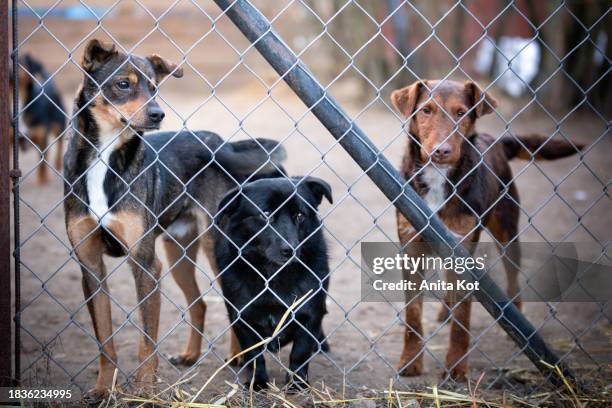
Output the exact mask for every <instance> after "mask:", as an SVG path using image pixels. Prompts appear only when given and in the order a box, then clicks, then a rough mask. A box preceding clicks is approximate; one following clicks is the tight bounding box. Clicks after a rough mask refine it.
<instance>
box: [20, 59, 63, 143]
mask: <svg viewBox="0 0 612 408" xmlns="http://www.w3.org/2000/svg"><path fill="white" fill-rule="evenodd" d="M21 63H22V64H23V66H24V68H25V69H26V70H27V71H28V72H29V73H30V74H31V75H33V76H34V77H35V78H36V80H35V79H33V78H30V80H29V81H27V84H26V87H25V95H23V105H24V107H26V109H25V110H24V112H23V121H24V123H25V124H26V125H27V126H28V127H30V128H31V127H35V126H45V127H47V128H49V129H51V126H52V125H56V126H57V127H58V129H59V130H60V132H62V131H64V129H65V128H66V115H65V114H64V112H66V110H65V109H64V104H63V102H62V98H61V96H60V94H59V92H58V91H57V89H56V88H55V85H54V84H53V81H51V79H49V74H48V73H47V71H46V70H45V69H44V67H43V66H42V64H41V63H40V62H38V61H37V60H35V59H34V58H33V57H32V56H30V55H28V54H26V55H25V56H24V57H23V59H22V60H21ZM37 81H39V82H40V83H41V84H42V85H43V86H40V85H39V84H38V82H37ZM66 113H67V112H66Z"/></svg>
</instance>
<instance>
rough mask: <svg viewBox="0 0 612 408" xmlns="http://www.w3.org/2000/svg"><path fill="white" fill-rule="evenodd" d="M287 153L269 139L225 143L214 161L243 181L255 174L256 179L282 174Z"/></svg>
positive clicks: (277, 143) (278, 144)
mask: <svg viewBox="0 0 612 408" xmlns="http://www.w3.org/2000/svg"><path fill="white" fill-rule="evenodd" d="M286 159H287V151H286V150H285V148H284V147H283V146H282V145H281V144H280V143H279V142H277V141H275V140H271V139H263V138H257V139H249V140H240V141H238V142H232V143H226V144H225V145H224V146H223V147H222V148H221V149H219V150H218V151H217V152H216V153H215V161H216V162H217V164H218V165H219V166H221V167H223V168H224V169H225V170H226V171H228V172H229V173H230V174H231V175H232V176H234V177H236V178H238V179H243V178H246V177H249V176H251V175H253V174H254V173H256V174H257V175H258V177H262V176H263V177H265V176H266V175H268V177H269V175H274V174H279V175H282V173H284V168H283V162H284V161H285V160H286Z"/></svg>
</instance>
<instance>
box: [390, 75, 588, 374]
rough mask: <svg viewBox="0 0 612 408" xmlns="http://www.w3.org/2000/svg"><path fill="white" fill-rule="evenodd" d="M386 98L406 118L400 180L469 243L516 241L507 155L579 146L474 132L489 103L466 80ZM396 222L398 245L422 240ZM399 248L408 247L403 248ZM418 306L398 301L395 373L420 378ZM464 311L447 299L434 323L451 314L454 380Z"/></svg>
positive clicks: (509, 262)
mask: <svg viewBox="0 0 612 408" xmlns="http://www.w3.org/2000/svg"><path fill="white" fill-rule="evenodd" d="M391 102H392V103H393V106H394V107H395V108H396V109H397V110H398V111H399V112H400V113H401V114H402V115H404V116H405V117H406V118H408V120H409V132H408V133H409V135H408V136H409V137H408V145H407V148H406V152H405V153H404V157H403V159H402V165H401V173H402V175H403V177H404V178H405V179H406V180H408V181H409V183H410V184H411V186H412V188H414V190H415V191H416V192H417V193H418V194H419V195H420V196H421V197H423V199H424V200H425V202H426V203H427V205H428V206H429V208H430V209H431V210H432V211H433V212H434V213H436V214H437V215H438V217H440V219H441V220H442V221H443V222H444V224H446V226H447V227H448V228H449V229H450V230H451V231H452V232H453V233H454V234H455V235H456V236H457V237H458V239H459V240H460V241H463V242H477V241H478V240H479V237H480V233H481V231H482V228H483V227H486V228H487V229H488V230H489V231H490V233H491V234H492V236H493V237H494V238H495V239H496V240H497V241H498V242H499V243H500V244H506V243H509V242H513V243H518V236H517V230H518V224H519V196H518V191H517V188H516V186H515V185H514V182H513V176H512V171H511V169H510V166H509V163H508V161H509V160H510V159H512V158H514V157H518V158H522V159H526V160H532V159H535V160H538V159H550V160H552V159H557V158H561V157H565V156H569V155H572V154H574V153H576V152H577V151H578V150H580V149H582V148H583V145H581V144H577V143H573V144H572V143H569V142H566V141H562V140H547V138H546V137H544V136H540V135H526V136H512V135H505V136H503V137H502V138H500V139H497V140H496V139H494V138H493V137H491V136H489V135H487V134H483V133H477V131H476V128H475V126H476V121H477V119H478V118H480V117H481V116H483V115H486V114H488V113H491V112H493V110H494V109H495V108H496V107H497V101H496V100H495V99H494V98H493V97H491V96H490V95H487V94H486V93H484V92H482V91H481V89H480V88H479V87H478V85H476V84H475V83H474V82H471V81H468V82H465V83H459V82H455V81H419V82H416V83H414V84H412V85H410V86H408V87H405V88H402V89H399V90H396V91H394V92H393V93H392V94H391ZM500 197H501V198H500ZM397 227H398V234H399V239H400V242H401V244H402V246H404V247H406V244H408V243H411V242H422V241H423V238H422V237H421V236H420V235H419V233H418V231H416V230H415V228H414V227H413V226H412V225H411V224H410V222H409V221H408V220H406V219H405V218H404V217H403V216H402V215H401V214H399V213H398V214H397ZM406 251H407V252H410V246H408V247H406ZM505 255H506V256H505V257H504V258H503V263H504V268H505V270H506V274H507V279H508V283H507V285H508V286H507V293H508V296H509V297H510V299H512V300H513V302H514V303H515V304H516V305H517V306H518V307H520V306H521V301H520V297H519V291H520V287H519V283H518V272H519V269H518V267H519V266H520V256H521V254H520V250H519V249H518V246H517V245H512V246H508V248H507V251H506V254H505ZM422 307H423V298H422V296H418V297H416V298H415V299H412V301H410V302H409V303H408V305H407V306H406V331H405V336H404V350H403V351H402V355H401V357H400V363H399V372H400V374H401V375H407V376H413V375H420V374H421V373H422V371H423V353H424V348H423V326H422V322H421V319H422ZM470 309H471V301H470V300H469V299H468V300H466V301H463V302H460V303H458V304H457V303H456V302H454V301H451V300H450V298H448V297H447V300H446V305H442V310H441V312H440V315H439V320H441V321H442V320H445V319H446V318H447V316H448V313H449V312H451V311H452V315H453V318H452V325H451V332H450V346H449V350H448V353H447V356H446V370H445V372H444V375H445V376H447V375H448V376H451V377H452V378H454V379H458V380H463V379H465V377H466V374H467V368H468V359H467V352H468V348H469V344H470V333H469V330H470Z"/></svg>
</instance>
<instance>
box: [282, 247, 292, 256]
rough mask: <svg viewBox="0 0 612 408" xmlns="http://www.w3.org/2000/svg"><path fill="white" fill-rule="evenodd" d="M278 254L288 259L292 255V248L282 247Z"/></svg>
mask: <svg viewBox="0 0 612 408" xmlns="http://www.w3.org/2000/svg"><path fill="white" fill-rule="evenodd" d="M280 253H281V255H282V256H284V257H286V258H289V257H290V256H292V255H293V248H291V246H290V245H283V246H281V248H280Z"/></svg>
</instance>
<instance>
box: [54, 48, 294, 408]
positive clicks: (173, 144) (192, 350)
mask: <svg viewBox="0 0 612 408" xmlns="http://www.w3.org/2000/svg"><path fill="white" fill-rule="evenodd" d="M81 65H82V68H83V70H84V76H83V84H82V86H81V88H80V90H79V91H78V94H77V97H76V100H75V106H74V112H76V116H75V119H74V123H73V125H72V127H71V129H72V134H71V136H72V137H71V139H70V144H69V146H68V150H67V152H66V155H65V156H64V179H65V184H64V191H65V194H66V199H65V200H64V212H65V222H66V230H67V233H68V238H69V240H70V243H71V245H72V248H73V250H74V256H75V257H76V260H78V262H79V266H80V268H81V272H82V285H83V293H84V295H85V302H86V304H87V308H88V310H89V313H90V316H91V319H92V322H93V329H94V332H95V336H96V339H97V341H98V345H99V347H100V355H99V362H100V366H99V370H98V378H97V380H96V384H95V386H94V387H93V389H91V390H90V391H89V393H88V395H87V397H88V399H90V400H92V401H98V400H100V399H101V398H104V397H105V396H106V395H107V394H108V391H109V389H110V387H111V383H112V380H113V373H114V370H115V366H116V365H117V353H116V351H115V345H114V341H113V336H114V334H115V332H114V331H113V324H112V318H111V303H112V302H111V297H110V292H109V286H108V283H107V280H108V277H109V276H108V274H107V270H106V266H105V263H104V258H103V255H105V254H106V255H109V256H114V257H124V258H125V259H126V260H127V263H128V264H129V266H130V268H131V270H132V274H133V275H134V280H135V292H136V297H137V300H138V309H139V312H140V321H141V327H139V330H140V333H141V336H140V347H139V351H138V358H139V366H138V369H137V372H136V375H135V377H136V378H135V380H136V381H135V383H136V385H137V386H138V387H139V388H140V389H142V390H144V391H146V390H149V389H150V387H151V385H152V384H153V383H154V380H155V378H156V371H157V365H158V344H157V333H158V328H159V316H160V302H161V300H160V291H159V286H160V274H161V262H160V261H159V257H158V254H157V252H156V250H155V240H156V238H157V237H159V236H160V235H161V236H163V239H164V243H165V247H166V256H167V259H168V263H169V265H170V268H171V269H172V275H173V277H174V278H175V280H176V282H177V284H178V286H179V287H180V288H181V289H182V291H183V293H184V295H185V298H186V299H187V303H188V309H189V314H190V317H191V331H190V336H189V339H188V342H187V346H186V348H185V351H184V352H183V353H182V354H180V355H179V356H177V357H175V358H174V359H173V360H172V361H173V362H174V363H176V364H193V363H194V362H196V361H197V360H198V357H199V356H200V345H201V341H202V337H201V335H202V332H203V330H204V317H205V312H206V304H205V303H204V301H203V300H202V296H201V292H200V290H199V288H198V285H197V283H196V279H195V262H196V253H197V249H198V247H199V246H201V247H202V248H203V249H204V252H205V253H206V254H207V256H208V258H209V260H210V265H211V268H212V269H213V272H214V273H215V274H216V273H217V269H218V268H217V267H216V263H215V261H214V255H213V254H212V241H211V240H212V239H213V236H214V235H215V230H214V229H213V228H212V227H211V229H210V230H208V232H206V233H205V234H202V233H201V232H202V231H204V230H205V229H207V228H208V227H209V226H210V225H211V223H212V219H211V217H214V215H215V213H216V211H217V207H218V204H219V202H220V201H221V199H222V198H223V197H224V196H225V194H226V193H227V192H228V191H229V190H230V189H232V188H234V187H236V185H237V184H236V183H237V182H238V183H241V182H242V181H244V180H245V179H246V178H247V177H250V176H251V175H252V173H255V172H257V175H258V176H260V177H264V176H266V175H270V174H273V175H276V174H277V172H278V170H277V169H278V166H280V162H281V161H282V160H284V158H285V152H284V149H283V148H282V147H281V146H279V145H278V143H277V142H275V141H272V140H269V139H257V140H246V141H238V142H232V143H228V142H225V141H224V140H223V139H222V138H221V137H220V136H219V135H217V134H215V133H212V132H206V131H193V132H192V131H187V130H183V131H178V132H169V131H167V132H150V131H152V130H157V129H159V127H160V125H161V122H162V121H163V119H164V116H165V114H164V111H163V110H162V109H161V107H160V106H159V104H158V103H157V102H156V100H155V97H156V95H157V87H158V85H159V84H160V83H161V82H162V81H164V80H165V79H166V77H167V76H169V75H172V76H174V77H181V76H182V70H181V69H180V68H179V67H177V66H176V65H175V64H172V63H170V62H168V61H166V60H165V59H163V58H161V57H160V56H158V55H155V54H153V55H150V56H147V57H139V56H136V55H128V54H125V53H123V52H121V51H119V50H117V49H116V47H115V46H114V45H113V44H108V43H104V42H101V41H98V40H96V39H94V40H91V41H90V42H89V43H88V44H87V46H86V48H85V53H84V55H83V62H82V64H81ZM145 134H146V136H145ZM237 350H238V346H237V344H236V343H235V342H234V343H233V349H232V353H236V352H237Z"/></svg>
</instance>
